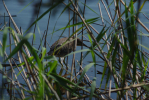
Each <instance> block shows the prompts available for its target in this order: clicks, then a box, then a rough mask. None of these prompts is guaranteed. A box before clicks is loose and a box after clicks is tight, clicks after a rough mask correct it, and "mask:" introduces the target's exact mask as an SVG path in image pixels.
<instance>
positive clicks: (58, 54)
mask: <svg viewBox="0 0 149 100" xmlns="http://www.w3.org/2000/svg"><path fill="white" fill-rule="evenodd" d="M66 40H68V38H67V37H65V38H60V39H59V40H57V41H56V42H55V43H53V44H52V46H51V47H50V51H49V52H48V55H52V54H53V53H54V50H56V49H57V48H59V47H60V46H61V45H62V44H63V43H64V42H65V41H66ZM72 40H73V39H72V38H70V39H69V40H68V41H71V42H69V43H67V44H65V45H64V46H62V47H61V48H60V49H59V50H57V51H55V53H54V55H55V56H56V57H64V56H65V55H67V54H69V53H70V52H71V51H72V50H73V45H74V43H73V41H72ZM81 44H82V41H81V40H80V39H77V46H81ZM83 46H86V45H85V44H84V43H83ZM68 47H69V50H68ZM68 51H69V52H68Z"/></svg>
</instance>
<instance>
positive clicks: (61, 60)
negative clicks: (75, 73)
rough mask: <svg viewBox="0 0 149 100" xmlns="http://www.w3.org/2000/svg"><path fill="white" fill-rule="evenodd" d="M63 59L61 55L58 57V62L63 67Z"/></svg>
mask: <svg viewBox="0 0 149 100" xmlns="http://www.w3.org/2000/svg"><path fill="white" fill-rule="evenodd" d="M63 60H64V57H61V58H59V62H60V64H61V65H62V68H63V66H64V65H63Z"/></svg>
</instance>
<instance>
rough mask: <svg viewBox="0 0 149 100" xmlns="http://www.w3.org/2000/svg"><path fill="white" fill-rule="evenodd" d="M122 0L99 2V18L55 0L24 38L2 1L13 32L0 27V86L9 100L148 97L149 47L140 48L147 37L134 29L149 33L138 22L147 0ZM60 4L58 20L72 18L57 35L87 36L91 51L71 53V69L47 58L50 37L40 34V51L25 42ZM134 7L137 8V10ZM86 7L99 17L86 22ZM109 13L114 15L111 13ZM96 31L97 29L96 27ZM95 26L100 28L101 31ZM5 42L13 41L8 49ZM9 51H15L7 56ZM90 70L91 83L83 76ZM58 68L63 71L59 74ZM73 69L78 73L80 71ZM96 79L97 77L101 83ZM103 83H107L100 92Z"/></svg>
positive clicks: (76, 3)
mask: <svg viewBox="0 0 149 100" xmlns="http://www.w3.org/2000/svg"><path fill="white" fill-rule="evenodd" d="M2 1H3V0H2ZM126 1H127V0H126ZM126 1H123V0H113V1H110V0H109V1H107V0H106V4H105V1H104V0H100V1H98V2H97V3H98V8H99V10H100V13H98V12H95V11H94V10H93V9H92V8H90V7H89V6H88V5H86V2H87V1H86V0H84V1H83V0H82V1H79V0H78V1H77V0H74V1H73V0H68V1H64V0H56V1H54V2H53V1H52V0H51V1H50V2H49V3H48V4H47V5H48V6H49V9H48V10H47V11H45V12H44V13H43V14H42V15H41V16H38V18H37V19H36V20H35V21H34V22H33V23H32V24H31V25H30V27H29V28H28V29H27V30H26V31H25V32H23V33H22V32H21V31H20V30H19V28H18V26H17V25H16V24H15V21H14V20H13V18H12V17H11V14H10V13H9V11H8V9H7V7H6V5H5V3H4V1H3V4H4V6H5V8H6V10H7V12H8V14H9V16H10V19H11V21H12V23H13V25H14V28H15V29H13V28H12V27H10V26H7V25H4V27H2V25H1V24H0V27H1V30H0V33H1V34H3V35H2V36H3V37H2V40H0V45H1V48H0V56H1V57H3V62H1V63H0V73H1V75H3V79H6V80H7V82H3V84H2V86H1V87H3V86H5V89H7V92H8V94H9V96H10V98H11V99H26V100H28V99H33V100H36V99H37V100H38V99H39V100H42V99H45V100H55V99H56V100H62V99H72V100H73V99H90V100H92V99H93V98H96V99H99V100H102V99H103V100H105V99H117V100H119V99H124V100H125V99H126V100H129V99H134V100H138V99H139V100H143V99H147V98H149V95H148V94H149V83H148V78H149V77H148V73H149V71H148V62H149V56H148V50H149V48H148V47H147V46H144V44H142V40H141V39H142V38H144V37H148V34H144V33H143V32H141V31H140V30H139V28H138V27H142V28H143V29H144V30H145V31H147V32H149V29H148V28H147V27H146V26H145V25H144V24H143V23H142V22H141V20H140V19H139V15H140V14H141V15H143V16H145V17H146V15H145V13H143V12H141V10H142V8H143V7H144V4H145V3H146V2H147V0H144V1H143V2H141V0H130V2H128V1H127V2H126ZM66 2H67V4H66ZM41 3H42V0H41V2H40V3H39V5H38V6H39V9H38V10H40V6H41V5H40V4H41ZM60 4H61V5H64V6H61V7H62V8H63V11H62V12H61V13H60V16H61V15H62V14H63V13H64V12H66V11H67V10H68V11H69V15H68V16H70V12H71V13H72V12H73V16H72V18H70V17H69V23H68V24H67V26H65V27H62V28H61V29H59V30H63V32H62V34H61V36H62V35H63V33H64V32H65V30H66V29H67V28H69V29H71V30H73V33H72V34H71V32H70V33H69V37H73V38H74V39H75V40H77V37H79V38H80V37H81V39H83V40H84V37H85V36H86V34H87V38H88V41H89V43H90V48H88V49H83V47H81V50H79V51H74V52H73V53H71V54H69V55H73V58H72V64H71V66H70V65H69V64H68V61H67V60H65V61H64V63H61V62H60V61H58V60H57V58H56V57H55V56H48V55H47V50H46V49H47V48H46V45H47V43H46V42H47V41H46V38H47V35H48V34H49V33H45V34H43V37H44V39H43V40H42V41H41V44H40V45H39V48H41V51H40V49H39V48H38V49H36V48H35V47H34V45H33V43H30V42H29V41H28V39H29V38H30V37H32V36H33V37H35V36H36V34H35V33H34V32H33V33H29V32H28V30H29V29H31V28H33V27H34V28H36V23H38V21H39V20H41V19H42V18H43V17H44V16H45V15H46V14H48V13H49V14H51V11H53V9H54V8H55V9H56V8H58V7H59V5H60ZM135 4H137V7H136V8H135V6H134V5H135ZM82 5H83V7H82ZM100 5H103V6H104V8H105V10H101V6H100ZM106 5H107V7H106ZM112 5H114V6H112ZM80 6H81V7H80ZM122 6H123V7H122ZM113 7H114V8H113ZM86 8H88V9H89V10H91V11H92V12H93V13H95V14H97V15H98V16H99V17H94V16H93V18H91V19H86V17H87V16H85V11H86V10H85V9H86ZM113 9H114V13H112V14H111V11H112V10H113ZM103 11H104V12H105V11H106V13H107V15H108V18H109V19H105V17H104V16H102V13H103ZM37 15H38V14H37ZM50 16H51V15H50ZM60 16H59V17H60ZM146 19H147V17H146ZM49 20H50V17H49ZM49 20H48V21H49ZM108 20H109V21H108ZM99 21H102V25H101V26H100V25H99V24H98V23H99ZM71 23H72V24H71ZM48 25H49V24H48ZM48 25H47V26H48ZM97 26H98V28H96V27H97ZM99 27H102V28H101V30H99ZM53 30H54V29H53ZM59 30H56V31H59ZM56 31H55V30H54V31H53V32H52V33H50V34H53V35H54V33H55V32H56ZM8 34H9V35H8ZM80 34H81V35H80ZM61 36H60V38H61ZM10 39H11V40H10ZM8 41H11V42H9V44H8ZM12 41H13V42H12ZM33 42H34V38H33ZM63 45H65V43H64V44H63ZM13 46H14V49H13V50H12V51H11V48H12V47H13ZM8 49H10V53H8V52H6V51H7V50H8ZM74 49H76V45H74ZM78 52H81V53H80V56H81V59H80V60H78V59H75V54H76V53H78ZM89 54H91V57H92V61H90V62H89V63H86V65H85V66H84V65H83V61H84V59H85V58H86V57H87V55H89ZM69 55H67V56H66V58H67V57H68V56H69ZM76 61H77V63H76ZM101 62H102V63H101ZM76 66H79V67H76ZM68 67H69V68H68ZM91 67H94V69H95V72H94V73H95V75H94V77H93V79H91V80H90V78H89V77H88V74H87V72H88V71H89V69H90V68H91ZM58 68H61V70H60V71H57V70H58ZM76 68H79V69H78V70H79V71H78V72H77V71H76ZM8 69H9V70H8ZM101 69H102V70H101ZM10 73H11V74H10ZM97 74H100V75H101V80H99V78H98V76H97ZM18 77H21V79H20V78H18ZM3 79H2V80H3ZM103 81H105V84H104V87H103ZM2 91H4V88H2ZM2 91H1V94H2ZM1 94H0V95H1ZM1 99H3V96H2V97H1Z"/></svg>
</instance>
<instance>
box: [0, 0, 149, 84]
mask: <svg viewBox="0 0 149 100" xmlns="http://www.w3.org/2000/svg"><path fill="white" fill-rule="evenodd" d="M43 2H44V3H45V2H46V0H43ZM5 3H6V5H7V7H8V9H9V11H10V13H11V14H12V15H17V17H14V20H15V22H16V24H17V25H18V27H21V28H22V30H23V32H25V30H27V28H28V27H29V25H30V24H31V23H32V22H33V19H34V18H36V16H33V8H34V7H33V5H34V4H35V3H36V2H34V3H32V4H30V5H29V6H27V7H26V8H24V7H25V6H26V5H27V4H29V3H30V2H29V1H26V2H25V3H24V4H22V3H20V2H18V0H13V1H12V0H11V1H8V0H7V1H5ZM79 4H80V5H81V3H80V2H79ZM100 5H101V9H102V13H103V16H104V19H105V23H104V24H105V25H107V26H109V25H110V24H109V22H110V20H109V17H108V15H107V13H106V11H105V9H104V7H103V5H102V4H100ZM147 5H148V2H147V3H146V4H145V6H144V8H143V10H142V12H145V13H149V10H148V6H147ZM59 6H60V7H59V9H54V11H53V12H52V16H51V18H50V22H49V27H48V37H47V42H48V43H49V44H50V45H51V44H53V43H54V42H55V41H56V40H58V38H59V36H60V35H61V33H62V31H63V30H61V31H57V32H54V34H53V35H52V32H53V30H58V29H60V28H63V27H65V26H66V25H67V24H68V18H69V17H68V11H65V12H64V13H63V14H62V15H61V16H60V13H61V12H62V10H63V8H62V6H64V5H59ZM87 6H88V7H90V8H91V9H92V10H94V11H95V12H97V13H98V14H99V15H97V14H96V13H94V12H93V11H91V10H90V9H88V8H87V7H86V12H85V17H86V19H90V18H95V17H100V13H99V8H98V0H94V2H90V0H87ZM81 7H83V5H81ZM111 7H114V5H113V4H112V5H111ZM23 8H24V9H23ZM0 9H1V10H0V15H4V13H5V15H7V12H6V10H5V9H4V6H3V4H2V1H0ZM47 9H48V7H41V10H40V14H39V16H40V15H41V14H42V13H43V12H45V11H46V10H47ZM122 10H123V9H122ZM111 12H112V15H113V14H114V10H111ZM122 12H123V11H122ZM48 16H49V14H47V15H46V16H44V17H43V18H42V19H41V20H40V21H38V23H37V27H36V31H35V34H36V40H35V42H34V47H35V48H38V46H39V44H40V39H41V38H42V35H43V33H44V31H45V30H46V29H47V20H48ZM59 16H60V17H59ZM113 16H114V15H113ZM147 16H148V15H147ZM148 17H149V16H148ZM140 20H141V21H142V22H143V23H144V24H145V25H146V26H147V27H148V26H149V25H148V23H147V22H146V19H145V17H144V16H143V15H142V14H140ZM6 21H7V22H8V18H6ZM0 23H2V25H3V24H4V22H3V18H2V17H0ZM97 23H98V24H101V25H102V21H101V19H100V20H99V21H97ZM93 27H94V28H95V29H98V30H97V31H98V32H100V30H101V29H102V28H103V26H99V25H93ZM54 28H55V29H54ZM139 29H140V30H141V31H142V32H144V33H147V32H146V31H145V30H144V29H143V28H142V27H140V26H139ZM28 32H33V28H32V29H31V30H29V31H28ZM71 33H72V32H71ZM94 35H95V36H97V34H96V33H94ZM63 36H65V37H67V36H68V29H66V31H65V32H64V34H63ZM85 36H86V37H87V35H85ZM0 37H2V35H1V34H0ZM29 41H30V42H31V41H32V37H31V38H30V39H29ZM147 41H148V38H147V37H145V38H144V37H143V41H142V42H143V44H144V45H146V46H148V44H147V43H148V42H147ZM86 44H87V45H88V46H90V44H89V43H87V42H86ZM80 49H81V48H80V47H77V50H80ZM48 50H49V47H48V46H47V51H48ZM76 59H78V60H79V59H80V53H78V54H76ZM71 60H72V55H70V56H69V62H71ZM88 61H92V57H91V55H88V56H87V57H86V58H85V60H84V61H83V63H84V64H83V65H84V66H86V65H87V64H89V62H88ZM97 61H100V58H97ZM76 64H77V63H76ZM69 65H71V63H69ZM101 65H102V64H101ZM78 67H79V66H78ZM97 70H100V71H101V72H102V70H103V68H102V67H98V66H97ZM94 73H95V72H94V67H92V68H91V69H90V70H89V71H88V76H89V77H90V79H93V77H94V76H95V75H94ZM97 80H101V75H99V74H97ZM98 86H99V83H97V87H98Z"/></svg>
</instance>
